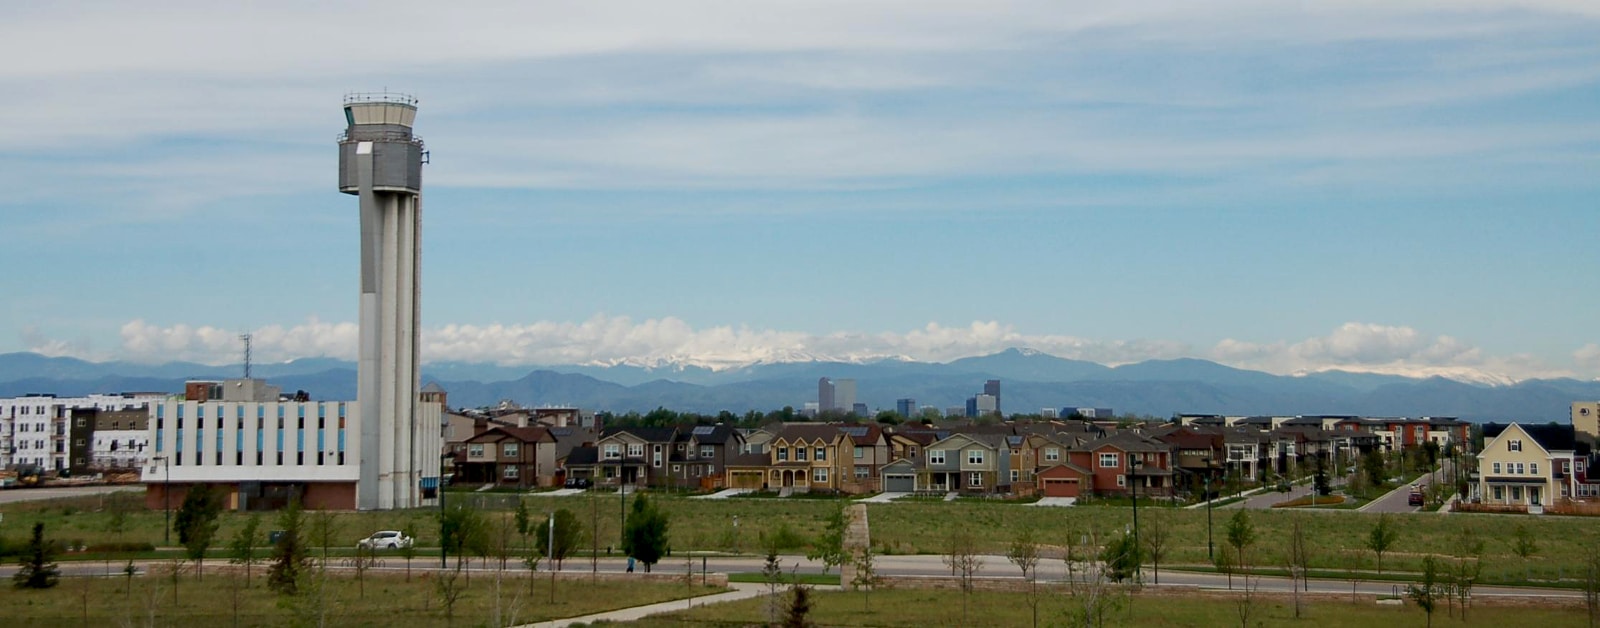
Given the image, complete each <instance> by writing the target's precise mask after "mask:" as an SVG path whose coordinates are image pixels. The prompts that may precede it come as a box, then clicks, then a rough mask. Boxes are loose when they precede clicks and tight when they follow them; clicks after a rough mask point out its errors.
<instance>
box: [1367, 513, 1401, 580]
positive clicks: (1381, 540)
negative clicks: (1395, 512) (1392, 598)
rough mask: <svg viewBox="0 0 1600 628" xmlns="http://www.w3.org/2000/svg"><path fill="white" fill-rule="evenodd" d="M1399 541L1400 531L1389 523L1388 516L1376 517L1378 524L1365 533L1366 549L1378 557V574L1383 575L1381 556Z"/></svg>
mask: <svg viewBox="0 0 1600 628" xmlns="http://www.w3.org/2000/svg"><path fill="white" fill-rule="evenodd" d="M1399 539H1400V529H1399V528H1398V527H1395V525H1394V524H1393V523H1391V522H1390V521H1389V515H1378V522H1377V523H1375V524H1373V525H1372V531H1371V532H1368V533H1367V543H1366V545H1367V549H1369V550H1372V553H1373V554H1374V555H1376V556H1377V557H1378V574H1379V575H1382V574H1383V554H1384V553H1385V552H1388V551H1389V548H1391V547H1394V542H1395V541H1397V540H1399Z"/></svg>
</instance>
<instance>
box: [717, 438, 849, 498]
mask: <svg viewBox="0 0 1600 628" xmlns="http://www.w3.org/2000/svg"><path fill="white" fill-rule="evenodd" d="M854 452H855V444H854V441H852V440H851V437H850V435H849V434H846V433H845V432H843V431H840V430H839V426H836V425H827V424H791V425H785V426H783V427H782V428H780V429H778V430H777V432H776V433H775V434H773V436H772V439H771V440H769V441H768V442H767V444H766V453H765V454H744V455H739V456H734V457H733V458H732V459H731V460H729V461H728V466H727V470H726V485H727V486H730V487H736V488H756V486H755V484H756V478H757V477H759V478H760V481H761V486H760V488H763V489H770V490H780V489H791V490H796V491H801V492H809V491H841V492H846V491H851V490H857V491H859V490H860V489H859V486H858V485H857V483H855V482H852V481H851V479H852V477H853V474H854V471H855V469H854V467H855V464H854V462H855V455H854ZM757 472H759V473H760V475H759V476H758V475H757Z"/></svg>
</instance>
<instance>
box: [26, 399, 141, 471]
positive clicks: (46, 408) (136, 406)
mask: <svg viewBox="0 0 1600 628" xmlns="http://www.w3.org/2000/svg"><path fill="white" fill-rule="evenodd" d="M162 398H164V395H161V394H156V393H132V394H120V395H103V394H96V395H88V396H85V397H56V396H54V395H27V396H23V397H11V398H6V399H0V467H10V466H13V465H23V464H31V465H39V466H41V467H44V468H45V469H47V470H52V471H61V470H64V469H67V468H69V467H72V466H75V462H76V461H74V460H73V459H72V446H73V444H74V441H73V438H74V428H75V427H76V428H84V427H86V426H77V425H74V424H72V423H71V420H72V418H73V411H74V410H102V411H125V410H140V409H143V408H145V407H147V406H148V404H149V403H150V402H151V401H154V400H158V399H162ZM83 440H85V441H87V438H86V437H85V438H83ZM82 445H84V447H87V446H88V443H87V442H85V443H82ZM80 457H86V456H80ZM87 463H88V461H87V460H84V461H83V464H78V465H76V466H80V467H81V466H86V465H87Z"/></svg>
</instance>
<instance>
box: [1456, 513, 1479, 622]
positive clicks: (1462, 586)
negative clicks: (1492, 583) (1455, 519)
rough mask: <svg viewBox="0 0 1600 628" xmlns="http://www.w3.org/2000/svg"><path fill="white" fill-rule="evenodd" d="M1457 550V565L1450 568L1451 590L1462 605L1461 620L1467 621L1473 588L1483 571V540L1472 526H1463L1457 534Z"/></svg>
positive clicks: (1457, 601)
mask: <svg viewBox="0 0 1600 628" xmlns="http://www.w3.org/2000/svg"><path fill="white" fill-rule="evenodd" d="M1455 550H1456V560H1455V565H1454V566H1453V567H1452V568H1451V570H1450V583H1451V590H1452V591H1453V592H1454V593H1455V602H1456V603H1457V604H1458V605H1459V606H1460V607H1461V621H1466V620H1467V604H1468V603H1470V602H1471V601H1472V588H1473V587H1474V586H1475V585H1477V583H1478V577H1479V576H1480V575H1481V574H1482V571H1483V541H1482V540H1481V539H1479V538H1478V535H1477V532H1476V531H1474V530H1473V529H1472V526H1463V527H1462V528H1461V531H1460V532H1459V533H1457V534H1456V538H1455Z"/></svg>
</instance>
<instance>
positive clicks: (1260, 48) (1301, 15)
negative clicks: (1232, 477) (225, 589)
mask: <svg viewBox="0 0 1600 628" xmlns="http://www.w3.org/2000/svg"><path fill="white" fill-rule="evenodd" d="M382 6H383V7H384V9H383V10H381V11H379V10H376V9H375V7H373V6H363V5H360V4H349V5H338V6H335V7H331V8H323V7H316V6H312V5H304V6H302V5H276V4H269V5H256V6H247V7H233V6H227V5H216V4H211V3H190V4H183V3H179V4H174V5H162V8H161V10H151V9H149V8H148V7H142V6H134V5H129V6H124V5H117V4H98V5H92V7H90V6H83V5H78V4H75V3H61V4H27V3H24V4H13V5H7V6H4V7H0V54H5V55H6V56H7V58H10V59H18V60H21V59H26V61H18V62H16V63H10V64H6V65H5V66H3V67H0V89H3V91H4V93H6V94H7V98H6V99H5V100H4V101H3V102H0V119H5V120H7V124H4V125H0V185H3V188H4V189H5V190H6V191H7V194H6V195H5V196H4V197H0V260H4V264H3V268H4V272H0V352H10V351H33V352H38V353H43V354H46V355H67V356H74V357H82V358H86V359H93V360H107V359H125V360H132V361H145V362H161V361H167V360H193V361H199V362H205V363H211V364H220V363H232V362H237V361H238V359H239V353H240V350H239V342H238V340H237V338H236V336H237V334H239V333H241V332H244V331H250V332H253V333H254V334H255V354H256V358H257V360H258V361H279V360H286V359H291V358H296V357H316V356H329V357H337V358H342V359H350V358H353V357H354V354H355V348H356V347H355V323H354V321H355V319H356V299H355V297H354V293H355V287H356V281H357V259H356V250H355V245H356V212H355V205H354V202H353V200H352V199H351V198H350V197H348V196H345V195H342V194H339V193H338V192H337V191H336V190H335V189H334V177H335V174H336V173H335V166H336V162H337V159H336V158H337V156H336V153H335V145H334V137H335V135H336V134H337V133H339V131H341V130H342V129H343V127H344V121H343V119H342V116H341V114H340V112H339V105H340V100H341V97H342V95H343V94H344V93H346V92H352V91H375V90H382V89H385V88H387V89H391V90H397V91H404V92H407V93H410V94H413V95H415V96H417V97H418V98H419V99H420V105H419V114H418V117H417V124H416V129H417V133H418V134H419V135H420V136H421V137H422V138H424V139H425V140H426V141H427V143H428V147H429V149H430V150H431V151H432V163H431V164H430V165H428V166H426V167H425V175H424V177H425V189H426V192H425V194H424V201H423V221H424V227H423V233H424V239H423V254H422V259H423V264H424V271H423V279H422V290H423V309H422V322H423V339H424V340H423V342H424V347H423V351H422V355H423V358H424V360H425V361H428V362H439V361H471V362H492V363H498V364H507V365H513V364H514V365H557V364H610V363H630V364H662V363H689V364H697V365H703V366H710V367H714V368H724V367H730V366H736V365H741V364H747V363H751V362H756V361H784V360H797V359H807V358H826V359H840V360H862V359H872V358H880V357H903V358H909V359H916V360H922V361H949V360H953V359H957V358H960V357H967V356H973V355H982V354H989V353H994V352H997V351H1001V350H1004V349H1006V348H1009V347H1028V348H1034V349H1038V350H1041V351H1044V352H1046V353H1050V354H1052V355H1058V356H1061V357H1067V358H1076V359H1085V360H1092V361H1096V362H1101V363H1106V364H1113V365H1115V364H1122V363H1129V362H1137V361H1141V360H1145V359H1150V358H1176V357H1196V358H1204V359H1210V360H1215V361H1218V362H1221V363H1223V364H1228V365H1231V366H1237V367H1241V368H1251V369H1259V370H1265V371H1268V372H1273V373H1280V374H1283V373H1295V372H1302V371H1309V370H1322V369H1329V368H1339V369H1344V370H1352V371H1370V372H1383V373H1394V374H1403V375H1424V376H1425V375H1434V374H1441V375H1451V376H1458V377H1471V378H1477V379H1492V378H1508V379H1525V378H1533V377H1557V376H1571V377H1578V378H1583V379H1595V378H1600V331H1597V326H1596V325H1595V322H1594V321H1595V319H1596V313H1597V312H1600V279H1597V273H1596V269H1597V268H1600V244H1597V242H1596V236H1597V235H1600V205H1597V202H1596V200H1595V199H1597V198H1600V121H1597V120H1596V119H1595V116H1594V113H1595V103H1596V102H1600V5H1597V4H1595V3H1592V2H1579V1H1570V2H1567V1H1559V0H1550V1H1534V2H1495V1H1489V0H1482V1H1471V2H1418V3H1405V4H1403V5H1399V6H1391V5H1389V4H1381V3H1360V4H1356V3H1340V4H1316V5H1305V4H1294V3H1290V4H1284V3H1263V2H1220V3H1206V4H1204V5H1193V4H1189V3H1131V4H1130V3H1116V4H1113V5H1101V4H1085V5H1082V6H1077V7H1072V6H1068V5H1062V4H1060V3H1026V2H1024V3H1008V4H1005V5H976V4H968V5H963V4H940V3H907V4H895V3H873V4H857V3H834V2H816V3H805V2H801V3H784V4H777V5H771V4H751V3H695V2H689V3H671V4H662V3H616V4H606V5H576V6H568V5H555V6H551V5H539V4H529V3H487V4H474V5H471V10H470V11H469V10H443V9H441V8H440V7H438V6H437V5H434V4H423V3H407V2H398V3H385V4H384V5H382ZM385 37H388V38H392V40H393V41H395V42H405V43H408V44H411V45H409V46H403V47H399V48H380V47H378V46H377V45H376V40H381V39H383V38H385Z"/></svg>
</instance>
